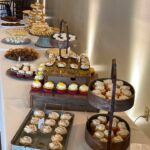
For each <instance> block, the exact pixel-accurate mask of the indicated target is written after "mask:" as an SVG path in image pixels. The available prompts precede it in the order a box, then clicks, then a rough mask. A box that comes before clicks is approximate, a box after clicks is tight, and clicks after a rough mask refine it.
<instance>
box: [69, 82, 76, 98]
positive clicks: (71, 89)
mask: <svg viewBox="0 0 150 150" xmlns="http://www.w3.org/2000/svg"><path fill="white" fill-rule="evenodd" d="M77 92H78V85H77V84H76V83H71V84H70V85H69V86H68V93H69V94H71V95H75V94H77Z"/></svg>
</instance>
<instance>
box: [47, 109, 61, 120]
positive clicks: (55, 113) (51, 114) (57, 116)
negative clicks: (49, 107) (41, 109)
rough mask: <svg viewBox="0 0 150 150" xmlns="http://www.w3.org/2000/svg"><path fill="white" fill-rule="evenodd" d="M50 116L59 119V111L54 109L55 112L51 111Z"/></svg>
mask: <svg viewBox="0 0 150 150" xmlns="http://www.w3.org/2000/svg"><path fill="white" fill-rule="evenodd" d="M48 118H50V119H54V120H57V119H58V118H59V113H57V112H54V111H53V112H50V113H49V114H48Z"/></svg>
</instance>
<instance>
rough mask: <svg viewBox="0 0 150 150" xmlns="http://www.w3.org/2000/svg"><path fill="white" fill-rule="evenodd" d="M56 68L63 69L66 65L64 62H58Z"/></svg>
mask: <svg viewBox="0 0 150 150" xmlns="http://www.w3.org/2000/svg"><path fill="white" fill-rule="evenodd" d="M57 67H58V68H65V67H66V63H65V62H58V63H57Z"/></svg>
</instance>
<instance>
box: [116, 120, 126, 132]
mask: <svg viewBox="0 0 150 150" xmlns="http://www.w3.org/2000/svg"><path fill="white" fill-rule="evenodd" d="M117 127H118V129H119V130H121V129H127V126H126V124H125V123H124V122H119V123H118V125H117Z"/></svg>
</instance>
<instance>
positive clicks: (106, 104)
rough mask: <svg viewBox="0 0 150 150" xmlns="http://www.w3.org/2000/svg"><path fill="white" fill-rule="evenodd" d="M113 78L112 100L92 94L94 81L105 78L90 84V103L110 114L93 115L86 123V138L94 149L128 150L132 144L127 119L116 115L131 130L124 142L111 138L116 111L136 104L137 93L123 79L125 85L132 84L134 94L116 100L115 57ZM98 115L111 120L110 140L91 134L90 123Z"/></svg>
mask: <svg viewBox="0 0 150 150" xmlns="http://www.w3.org/2000/svg"><path fill="white" fill-rule="evenodd" d="M111 79H112V84H113V88H112V100H107V99H103V98H100V97H99V96H96V95H94V94H92V88H93V83H94V82H95V81H97V80H99V81H103V80H104V79H97V80H95V81H93V82H91V84H90V90H89V96H88V101H89V103H90V104H91V105H92V106H93V107H95V108H97V109H101V110H105V111H108V114H97V115H94V116H92V117H91V118H90V119H88V121H87V123H86V128H85V139H86V142H87V144H88V145H89V146H90V147H91V148H92V149H94V150H126V149H127V148H128V146H129V144H130V127H129V125H128V123H127V122H126V121H125V120H123V119H122V118H120V117H117V116H115V117H116V118H117V119H119V120H120V121H123V122H124V123H125V124H126V126H127V129H128V131H129V135H128V136H127V137H126V139H125V140H123V141H122V142H118V143H112V139H111V134H112V123H113V117H114V112H121V111H125V110H128V109H130V108H131V107H132V106H133V104H134V95H135V91H134V88H133V87H132V86H131V85H130V84H129V83H127V82H125V81H123V82H124V84H125V85H128V86H130V88H131V92H132V96H131V97H130V99H127V100H120V101H117V100H115V93H116V80H117V73H116V60H115V59H113V60H112V71H111ZM98 116H105V117H107V119H108V120H109V126H108V129H109V134H108V142H101V141H99V140H97V139H95V138H94V137H93V135H92V134H91V132H92V131H91V127H90V123H91V121H92V120H93V119H96V118H97V117H98Z"/></svg>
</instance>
